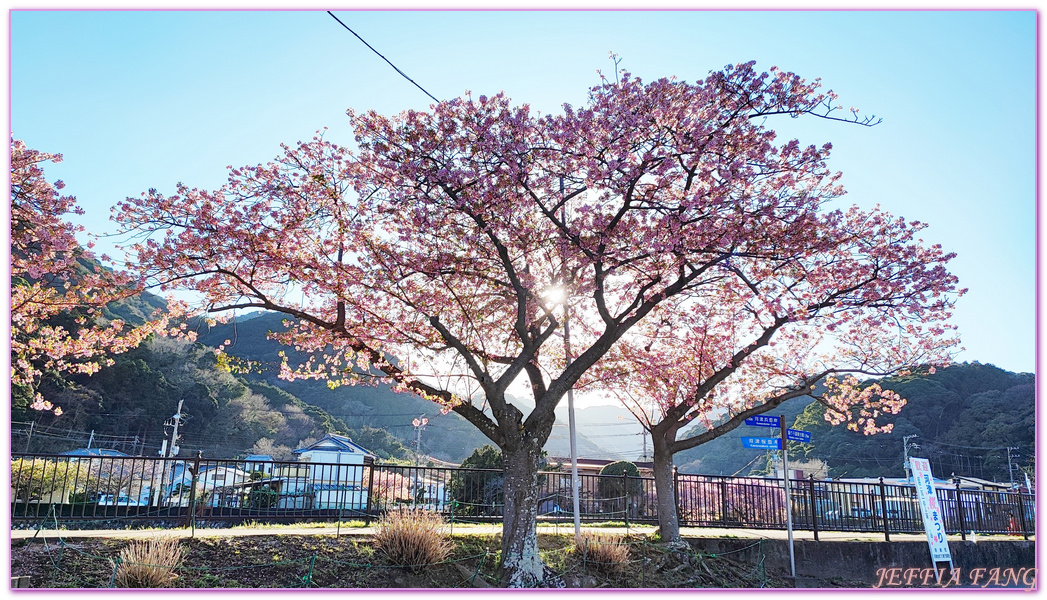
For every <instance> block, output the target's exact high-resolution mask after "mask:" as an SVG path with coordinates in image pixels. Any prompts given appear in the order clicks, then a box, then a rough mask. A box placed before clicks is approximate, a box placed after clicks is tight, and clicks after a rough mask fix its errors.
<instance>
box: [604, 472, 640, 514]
mask: <svg viewBox="0 0 1047 600" xmlns="http://www.w3.org/2000/svg"><path fill="white" fill-rule="evenodd" d="M622 474H625V475H626V476H627V477H628V478H629V479H628V485H627V484H626V480H624V479H623V478H622ZM597 490H598V491H599V493H600V498H601V499H602V500H603V501H604V502H603V505H604V510H605V511H606V512H609V513H621V514H622V515H624V514H625V509H626V507H627V506H629V505H632V506H633V508H634V510H633V511H632V512H633V514H634V515H635V514H636V512H637V511H636V510H635V509H636V508H637V507H636V504H637V503H638V502H639V501H640V499H641V492H642V491H643V483H642V481H641V480H640V470H639V469H638V468H636V465H634V464H633V463H631V462H629V461H627V460H620V461H617V462H613V463H611V464H609V465H607V466H605V467H604V468H602V469H600V479H599V480H598V481H597Z"/></svg>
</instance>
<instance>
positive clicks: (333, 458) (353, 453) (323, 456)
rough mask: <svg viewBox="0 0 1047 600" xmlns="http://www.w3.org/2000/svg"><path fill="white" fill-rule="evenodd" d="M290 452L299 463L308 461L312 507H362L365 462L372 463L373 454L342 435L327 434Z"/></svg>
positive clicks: (364, 491)
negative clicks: (292, 452)
mask: <svg viewBox="0 0 1047 600" xmlns="http://www.w3.org/2000/svg"><path fill="white" fill-rule="evenodd" d="M294 454H295V455H296V456H297V457H298V461H299V462H304V463H309V467H308V470H309V475H308V477H309V482H310V484H311V487H312V490H313V508H348V509H354V510H363V509H364V508H366V506H367V481H366V480H365V479H364V477H365V471H366V469H365V465H370V464H372V463H373V462H374V459H375V455H374V454H372V453H371V452H370V451H368V450H367V449H366V448H364V447H363V446H360V445H359V444H356V443H354V442H353V441H352V440H351V439H349V438H347V437H345V436H342V435H334V434H330V433H329V434H327V435H325V436H324V437H323V439H321V440H318V441H316V442H313V443H312V444H309V445H308V446H305V447H304V448H298V449H297V450H295V451H294Z"/></svg>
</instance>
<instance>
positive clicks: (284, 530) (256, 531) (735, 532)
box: [11, 523, 1033, 542]
mask: <svg viewBox="0 0 1047 600" xmlns="http://www.w3.org/2000/svg"><path fill="white" fill-rule="evenodd" d="M592 529H595V528H591V527H583V530H592ZM448 530H449V531H450V532H452V533H454V534H455V535H491V534H499V533H501V532H502V526H501V524H500V523H497V524H483V525H477V524H468V525H464V524H456V525H455V526H454V527H453V528H450V527H448ZM573 530H574V527H573V526H572V525H570V524H566V525H560V526H555V527H554V526H546V525H543V526H540V527H539V528H538V533H539V535H541V534H557V533H559V534H570V533H571V532H572V531H573ZM599 530H600V531H601V532H603V533H610V534H617V535H624V534H626V533H630V534H634V535H637V534H643V535H654V533H655V532H656V531H657V529H656V528H654V527H630V528H625V527H601V528H599ZM373 532H374V528H373V527H342V528H338V527H335V526H324V527H272V528H263V527H250V528H248V527H232V528H220V529H202V528H197V529H196V530H192V529H189V528H172V529H57V530H56V529H43V530H40V531H39V532H38V531H37V530H35V529H14V530H11V539H12V540H22V539H30V538H37V539H40V538H43V539H48V540H54V539H59V538H61V539H63V540H74V539H78V538H79V539H85V538H123V539H126V538H149V537H155V536H158V535H171V534H175V535H179V536H184V537H189V536H195V537H229V536H248V535H347V536H354V537H355V536H369V535H371V534H372V533H373ZM680 533H681V535H682V536H683V537H700V538H743V539H780V540H784V539H787V538H788V534H787V533H786V532H785V531H777V530H763V529H707V528H697V527H684V528H682V529H681V530H680ZM793 539H795V540H813V539H814V535H813V534H812V533H811V532H810V531H797V532H794V534H793ZM818 539H819V540H821V541H823V542H827V541H837V542H847V541H868V542H882V541H884V540H883V534H882V533H858V532H841V531H822V532H819V534H818ZM967 539H968V540H970V539H971V536H969V535H968V536H967ZM977 539H979V540H1021V539H1022V538H1021V537H1020V536H1006V535H984V536H982V535H979V536H977ZM1030 539H1033V538H1030ZM926 540H927V537H926V536H924V535H923V534H920V535H914V534H901V533H892V534H891V541H892V542H894V541H899V542H901V541H918V542H919V541H926ZM949 541H960V536H959V535H950V536H949Z"/></svg>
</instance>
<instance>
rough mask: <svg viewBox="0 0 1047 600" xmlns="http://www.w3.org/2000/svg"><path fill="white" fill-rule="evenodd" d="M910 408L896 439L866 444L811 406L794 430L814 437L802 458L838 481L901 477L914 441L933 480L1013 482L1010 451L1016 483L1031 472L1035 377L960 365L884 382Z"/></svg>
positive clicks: (867, 439)
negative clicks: (907, 442)
mask: <svg viewBox="0 0 1047 600" xmlns="http://www.w3.org/2000/svg"><path fill="white" fill-rule="evenodd" d="M881 385H882V386H883V387H885V388H887V389H890V390H894V391H896V392H898V393H899V394H901V396H902V397H903V398H906V399H907V400H908V404H906V406H905V408H903V409H902V411H901V413H900V414H898V415H897V416H896V417H894V418H893V419H892V421H893V423H894V429H893V431H891V432H890V433H886V434H879V435H874V436H864V435H861V434H859V433H855V432H851V431H847V430H846V429H844V428H842V427H831V426H829V424H828V423H827V422H826V421H825V419H824V410H823V409H822V407H821V406H820V405H818V404H812V405H810V406H808V407H807V409H806V410H805V411H804V412H803V414H801V415H800V416H799V418H798V419H797V420H796V423H795V427H796V428H798V429H804V430H807V431H810V432H812V434H813V439H812V442H813V443H812V444H809V445H798V447H799V448H800V452H799V454H798V456H801V457H804V458H817V459H821V460H823V461H825V462H826V463H827V464H828V465H829V475H830V476H833V477H845V476H846V477H878V476H884V477H903V476H904V475H905V472H904V470H903V466H902V462H903V449H902V439H903V438H904V437H905V436H907V435H912V434H915V435H917V436H918V437H917V438H915V439H914V440H913V441H914V442H915V443H916V444H918V445H919V448H917V449H915V450H914V451H913V452H912V453H911V454H912V455H913V456H918V457H925V458H928V459H929V460H930V461H931V468H932V470H933V471H934V473H935V475H938V476H941V477H949V476H951V475H953V474H955V475H962V476H968V477H979V478H982V479H988V480H996V481H1001V482H1003V481H1009V477H1008V473H1007V468H1008V467H1007V447H1012V448H1014V450H1012V451H1011V462H1012V465H1013V466H1014V476H1015V479H1016V480H1018V481H1024V476H1022V475H1021V471H1020V470H1019V469H1024V470H1029V469H1031V467H1032V465H1033V459H1034V450H1035V431H1036V404H1035V402H1036V389H1035V377H1034V375H1032V374H1031V373H1011V372H1009V371H1005V370H1003V369H1000V368H997V367H995V366H993V365H987V364H980V363H963V364H956V365H953V366H950V367H947V368H944V369H938V370H937V372H936V373H935V374H933V375H928V374H921V375H912V376H908V377H894V378H890V379H886V380H883V381H881Z"/></svg>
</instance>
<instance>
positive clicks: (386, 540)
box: [373, 509, 451, 571]
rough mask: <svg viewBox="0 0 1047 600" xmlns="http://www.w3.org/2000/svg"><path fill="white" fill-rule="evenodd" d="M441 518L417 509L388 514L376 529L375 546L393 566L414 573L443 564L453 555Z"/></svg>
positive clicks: (435, 514)
mask: <svg viewBox="0 0 1047 600" xmlns="http://www.w3.org/2000/svg"><path fill="white" fill-rule="evenodd" d="M443 524H444V522H443V519H442V518H441V517H440V515H439V514H437V513H433V512H429V511H424V510H414V509H401V510H396V511H391V512H389V513H386V515H385V516H384V517H382V519H381V520H380V521H378V525H377V526H376V527H375V529H374V537H373V539H374V545H375V547H376V548H377V549H378V550H379V551H381V552H382V554H384V555H385V556H386V558H388V559H389V561H390V562H392V563H393V564H397V565H402V566H405V567H410V568H411V570H413V571H418V570H420V569H421V568H423V567H426V566H429V565H432V564H436V563H439V562H442V561H444V560H446V559H447V557H448V556H449V555H450V554H451V543H450V542H449V541H447V539H446V538H445V537H444V535H443V532H442V531H441V529H442V528H443Z"/></svg>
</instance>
